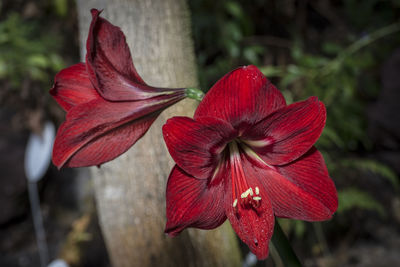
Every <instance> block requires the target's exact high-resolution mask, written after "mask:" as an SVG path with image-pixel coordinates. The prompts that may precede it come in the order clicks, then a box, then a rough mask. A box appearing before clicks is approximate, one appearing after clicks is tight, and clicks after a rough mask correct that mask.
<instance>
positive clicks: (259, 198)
mask: <svg viewBox="0 0 400 267" xmlns="http://www.w3.org/2000/svg"><path fill="white" fill-rule="evenodd" d="M253 199H254V200H255V201H260V200H261V197H253Z"/></svg>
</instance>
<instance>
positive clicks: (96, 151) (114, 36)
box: [50, 9, 185, 168]
mask: <svg viewBox="0 0 400 267" xmlns="http://www.w3.org/2000/svg"><path fill="white" fill-rule="evenodd" d="M91 12H92V22H91V25H90V30H89V36H88V39H87V55H86V64H84V63H79V64H76V65H74V66H72V67H69V68H66V69H64V70H62V71H60V72H59V73H58V74H57V75H56V77H55V83H54V85H53V88H52V89H51V90H50V93H51V95H52V96H53V97H54V98H55V100H56V101H57V102H58V103H59V104H60V106H61V107H62V108H63V109H64V110H65V111H67V116H66V121H65V122H64V123H63V124H62V125H61V126H60V128H59V129H58V132H57V136H56V140H55V143H54V148H53V163H54V164H55V165H56V166H57V167H59V168H61V167H63V166H69V167H82V166H92V165H100V164H102V163H104V162H107V161H110V160H112V159H114V158H116V157H117V156H119V155H120V154H122V153H124V152H125V151H126V150H128V149H129V148H130V147H131V146H132V145H133V144H135V142H136V141H137V140H138V139H139V138H141V137H142V136H143V135H144V134H145V133H146V131H147V130H148V129H149V127H150V126H151V124H152V123H153V122H154V120H155V119H156V118H157V116H158V115H159V114H160V113H161V112H162V111H163V110H164V109H165V108H167V107H169V106H171V105H172V104H174V103H176V102H178V101H179V100H181V99H183V98H184V97H185V91H184V90H185V89H167V88H155V87H151V86H149V85H147V84H146V83H145V82H144V81H143V80H142V78H141V77H140V76H139V74H138V73H137V71H136V69H135V67H134V65H133V63H132V58H131V54H130V51H129V48H128V45H127V44H126V40H125V36H124V34H123V33H122V31H121V30H120V29H119V28H118V27H116V26H114V25H112V24H111V23H109V22H108V21H107V20H105V19H103V18H101V17H100V16H99V15H100V11H98V10H96V9H92V10H91Z"/></svg>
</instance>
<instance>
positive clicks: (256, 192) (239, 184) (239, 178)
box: [229, 141, 261, 213]
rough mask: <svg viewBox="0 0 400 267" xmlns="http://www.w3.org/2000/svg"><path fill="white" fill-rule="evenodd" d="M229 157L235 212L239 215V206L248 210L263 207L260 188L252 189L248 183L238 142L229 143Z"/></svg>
mask: <svg viewBox="0 0 400 267" xmlns="http://www.w3.org/2000/svg"><path fill="white" fill-rule="evenodd" d="M229 156H230V164H231V175H232V177H231V181H232V206H233V208H234V209H235V212H237V213H238V211H239V210H238V208H239V206H240V207H241V208H246V209H249V208H252V209H257V208H258V207H260V205H261V195H260V188H259V187H258V186H255V187H254V188H253V187H250V186H249V185H248V183H247V180H246V177H245V174H244V171H243V166H242V161H241V158H240V151H239V147H238V143H237V141H232V142H230V143H229Z"/></svg>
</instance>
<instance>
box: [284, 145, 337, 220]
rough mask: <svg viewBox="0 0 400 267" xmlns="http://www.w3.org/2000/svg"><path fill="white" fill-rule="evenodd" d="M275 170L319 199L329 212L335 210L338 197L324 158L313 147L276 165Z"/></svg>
mask: <svg viewBox="0 0 400 267" xmlns="http://www.w3.org/2000/svg"><path fill="white" fill-rule="evenodd" d="M277 170H278V172H279V173H280V174H282V175H283V176H284V177H286V178H287V179H288V180H289V181H291V182H292V183H293V184H295V185H296V186H298V187H300V188H301V189H302V190H304V191H306V192H308V193H310V194H311V195H312V196H314V197H315V198H316V199H318V200H319V201H321V202H322V204H323V205H324V206H326V207H327V208H328V209H329V210H330V211H331V213H334V212H335V211H336V209H337V207H338V198H337V192H336V188H335V184H334V183H333V181H332V179H331V178H330V177H329V173H328V170H327V168H326V165H325V162H324V158H323V157H322V155H321V153H319V151H318V150H317V149H316V148H315V147H312V148H311V149H310V150H309V151H308V152H307V153H306V154H305V155H303V156H302V157H301V158H299V159H297V160H296V161H294V162H291V163H289V164H287V165H284V166H279V167H277Z"/></svg>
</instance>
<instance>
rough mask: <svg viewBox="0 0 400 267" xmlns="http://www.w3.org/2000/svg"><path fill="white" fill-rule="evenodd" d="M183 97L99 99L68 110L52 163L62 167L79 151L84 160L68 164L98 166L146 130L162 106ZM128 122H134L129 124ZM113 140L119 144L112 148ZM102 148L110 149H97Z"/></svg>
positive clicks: (58, 133)
mask: <svg viewBox="0 0 400 267" xmlns="http://www.w3.org/2000/svg"><path fill="white" fill-rule="evenodd" d="M182 98H183V95H177V96H175V97H172V98H170V99H163V98H161V97H158V98H153V99H149V100H142V101H133V102H109V101H106V100H104V99H102V98H99V99H97V100H93V101H91V102H89V103H85V104H82V105H79V106H76V107H74V108H72V109H70V110H69V112H68V114H67V119H66V121H65V122H64V123H63V124H62V125H61V127H60V128H59V129H58V132H57V136H56V140H55V143H54V148H53V162H54V165H56V166H58V167H59V168H61V167H62V166H64V165H65V164H66V163H67V161H68V160H70V159H71V158H73V157H74V156H75V155H77V157H78V156H79V155H78V154H79V153H78V151H80V150H82V153H84V155H85V156H86V157H87V159H86V160H83V159H82V160H83V161H82V163H80V162H79V161H78V160H72V163H73V165H70V166H74V167H82V166H90V165H99V164H102V163H104V162H106V161H108V160H111V159H113V158H115V157H116V156H118V155H117V154H118V153H119V152H120V153H123V152H124V151H126V150H127V149H128V148H129V147H130V146H132V145H133V144H134V143H135V142H136V141H137V140H138V139H139V138H140V137H141V136H142V135H143V134H144V133H145V132H146V131H147V129H148V127H150V125H151V123H152V122H153V121H154V119H155V117H157V116H158V114H159V113H160V112H161V111H162V110H163V109H165V108H167V107H168V106H170V105H172V104H174V103H176V102H177V101H179V100H181V99H182ZM127 124H133V125H132V127H130V126H128V125H127ZM129 129H130V131H129ZM111 140H113V141H112V142H111ZM107 142H110V143H107ZM116 142H120V144H119V145H118V146H116V147H112V146H115V143H116ZM105 147H107V150H109V151H110V152H108V151H107V150H105V151H100V150H101V149H104V148H105ZM80 159H81V158H80Z"/></svg>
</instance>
